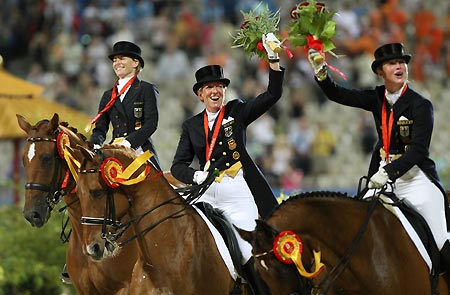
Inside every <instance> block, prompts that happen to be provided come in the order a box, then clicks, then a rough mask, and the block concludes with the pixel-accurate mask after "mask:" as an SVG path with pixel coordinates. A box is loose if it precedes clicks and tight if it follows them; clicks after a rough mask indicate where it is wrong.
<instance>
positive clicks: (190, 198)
mask: <svg viewBox="0 0 450 295" xmlns="http://www.w3.org/2000/svg"><path fill="white" fill-rule="evenodd" d="M96 154H98V155H100V157H101V159H102V162H103V161H104V160H105V158H106V157H105V155H104V154H103V151H102V150H97V151H96ZM146 165H149V166H150V169H155V168H154V167H153V165H151V164H149V163H148V162H147V163H146ZM78 173H79V174H92V173H94V174H98V175H99V177H101V176H100V174H101V169H100V168H92V169H79V170H78ZM161 176H163V172H162V171H157V173H155V174H153V175H150V174H147V177H146V178H145V179H144V180H143V181H150V180H152V179H155V178H158V177H161ZM215 176H217V175H215V174H211V176H210V177H209V178H208V179H207V180H206V181H205V182H204V184H202V185H199V186H192V187H188V188H182V189H178V190H176V191H177V193H178V194H183V196H184V197H183V198H180V196H179V195H177V196H175V197H172V198H168V199H167V200H165V201H163V202H161V203H160V204H157V205H155V206H154V207H152V208H150V209H147V210H145V211H144V212H143V213H141V214H140V215H137V216H134V217H133V218H130V219H129V220H128V221H126V222H124V223H121V222H120V221H119V220H118V219H117V217H116V208H115V202H114V190H115V189H118V188H119V189H121V190H122V191H123V195H124V197H126V198H127V200H128V208H127V210H129V209H130V208H131V206H132V205H133V201H132V199H131V198H130V197H129V196H128V195H127V194H126V193H125V191H124V190H123V189H122V188H121V186H118V187H116V188H111V187H109V186H107V185H106V184H105V182H104V180H101V182H102V185H103V186H105V187H106V188H105V190H106V196H107V200H106V207H105V215H104V217H86V216H83V217H82V218H81V223H82V224H84V225H101V226H102V234H101V235H102V238H103V239H105V240H106V241H107V242H110V243H114V242H116V241H117V240H118V239H119V238H120V237H121V236H122V235H123V234H124V232H125V230H127V229H128V227H130V226H131V224H133V223H134V222H139V221H140V220H141V219H142V218H143V217H145V216H147V215H148V214H150V213H152V212H153V211H155V210H156V209H158V208H161V207H163V206H165V205H169V204H174V201H176V200H180V199H181V200H184V201H183V202H184V204H186V205H187V206H182V208H181V209H179V210H176V211H175V212H173V213H169V214H168V215H167V216H165V217H163V218H161V219H160V220H158V221H156V222H154V223H153V224H151V225H149V226H147V227H146V228H145V229H144V230H142V231H140V232H139V233H136V234H134V235H132V236H131V237H129V238H128V239H127V240H125V241H122V242H121V243H119V246H120V247H122V246H124V245H125V244H127V243H129V242H130V241H132V240H133V239H135V238H138V237H140V236H143V235H145V234H147V233H148V232H149V231H151V230H152V229H154V228H155V227H156V226H158V225H159V224H161V223H163V222H164V221H166V220H168V219H172V218H179V217H182V216H183V215H184V214H183V212H184V211H185V210H186V209H187V208H188V207H189V206H190V205H189V204H192V203H194V202H195V200H196V199H198V198H199V197H200V196H201V195H202V194H203V193H204V191H205V190H206V189H207V188H208V187H209V186H210V185H211V183H212V180H213V179H214V178H215ZM108 226H109V227H112V228H114V229H115V230H116V231H115V233H112V232H109V231H108Z"/></svg>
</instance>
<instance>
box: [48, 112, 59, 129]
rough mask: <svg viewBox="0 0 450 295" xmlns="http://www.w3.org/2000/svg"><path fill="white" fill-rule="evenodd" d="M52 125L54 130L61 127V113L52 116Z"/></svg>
mask: <svg viewBox="0 0 450 295" xmlns="http://www.w3.org/2000/svg"><path fill="white" fill-rule="evenodd" d="M50 123H51V126H52V130H53V131H56V129H58V127H59V115H58V114H57V113H55V114H54V115H53V117H52V119H51V120H50Z"/></svg>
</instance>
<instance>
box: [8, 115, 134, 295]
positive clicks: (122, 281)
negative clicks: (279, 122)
mask: <svg viewBox="0 0 450 295" xmlns="http://www.w3.org/2000/svg"><path fill="white" fill-rule="evenodd" d="M16 116H17V120H18V123H19V126H20V127H21V128H22V129H23V130H24V131H25V132H26V134H27V135H28V138H27V143H26V145H25V147H24V150H23V155H22V161H23V165H24V167H25V174H26V181H27V184H26V186H25V187H26V191H25V204H24V208H23V215H24V217H25V218H26V219H27V220H28V221H29V222H30V224H31V225H32V226H34V227H42V226H44V225H45V223H46V222H47V220H48V218H50V216H51V211H52V209H53V207H54V206H55V205H56V203H58V202H59V200H60V197H61V196H63V198H64V201H65V203H66V206H67V213H68V216H69V221H70V225H71V229H72V230H71V234H70V237H69V241H68V246H67V251H66V263H67V272H68V274H69V276H70V279H71V281H72V283H73V286H74V288H75V290H76V292H77V293H78V294H83V295H84V294H86V295H105V294H117V295H119V294H120V295H125V294H129V290H128V288H129V282H130V280H131V275H132V270H133V267H134V265H135V263H136V259H137V249H138V248H137V245H136V243H135V242H134V241H133V242H132V243H129V244H127V245H126V246H125V247H124V249H122V250H123V251H120V252H118V253H115V255H114V256H113V257H110V258H108V259H104V260H102V261H101V262H100V261H93V260H92V257H90V256H88V255H85V253H84V251H83V247H82V241H83V232H82V224H81V216H82V214H81V206H80V203H79V200H78V196H77V193H76V192H75V191H74V190H73V189H74V188H75V187H76V181H75V179H74V175H73V174H72V173H71V171H70V169H76V170H77V169H78V168H77V167H76V165H74V161H75V162H76V161H77V160H76V159H70V158H67V157H64V156H63V155H62V154H64V151H63V149H64V144H68V143H70V146H72V148H73V149H75V147H76V146H78V145H81V146H84V147H86V148H88V142H87V141H86V140H85V138H84V136H83V135H82V134H79V133H77V132H76V130H75V129H73V128H70V127H69V126H68V124H67V123H63V122H60V121H59V116H58V114H56V113H55V114H54V115H53V117H52V119H51V120H41V121H39V122H38V123H36V124H35V125H33V126H32V125H31V124H30V123H29V122H28V121H27V120H26V119H25V118H24V117H23V116H21V115H16ZM63 125H64V126H63ZM66 155H67V153H66ZM65 159H67V160H69V161H67V160H65ZM74 172H75V175H77V171H74ZM126 235H131V233H127V234H126ZM126 238H127V236H124V239H126Z"/></svg>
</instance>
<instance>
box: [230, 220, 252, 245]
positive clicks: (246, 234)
mask: <svg viewBox="0 0 450 295" xmlns="http://www.w3.org/2000/svg"><path fill="white" fill-rule="evenodd" d="M233 226H234V228H235V229H236V231H237V232H238V233H239V235H240V236H241V238H243V239H244V240H246V241H247V242H249V243H250V244H251V242H252V240H253V231H247V230H245V229H242V228H239V227H237V226H235V225H233Z"/></svg>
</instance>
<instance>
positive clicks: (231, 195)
mask: <svg viewBox="0 0 450 295" xmlns="http://www.w3.org/2000/svg"><path fill="white" fill-rule="evenodd" d="M266 41H272V42H276V43H277V44H278V45H279V44H280V41H278V39H277V38H276V37H275V36H274V34H272V33H269V34H267V35H263V45H264V47H265V49H266V51H267V54H268V58H269V65H270V70H269V84H268V87H267V91H265V92H263V93H261V94H260V95H258V96H257V97H255V98H253V99H249V100H247V101H245V102H244V101H242V100H240V99H236V100H232V101H229V102H227V103H226V104H224V99H225V91H226V89H227V86H228V85H229V84H230V80H229V79H227V78H224V76H223V72H222V67H221V66H219V65H207V66H204V67H202V68H200V69H199V70H197V72H196V73H195V78H196V80H197V82H196V83H195V84H194V87H193V91H194V93H195V95H197V96H198V98H199V99H200V101H201V102H203V103H204V105H205V109H204V110H203V111H202V112H200V113H199V114H197V115H195V116H193V117H191V118H189V119H187V120H186V121H184V123H183V125H182V131H181V136H180V140H179V143H178V147H177V151H176V154H175V157H174V160H173V163H172V167H171V172H172V175H173V176H174V177H175V178H177V179H178V180H180V181H181V182H184V183H187V184H201V183H203V182H204V181H205V179H206V177H207V175H208V171H214V169H216V168H217V169H218V170H219V171H220V174H219V176H218V177H217V178H216V180H215V182H213V184H212V185H211V186H210V187H209V188H208V190H207V191H206V192H205V193H204V194H203V195H202V196H201V197H200V199H199V200H198V201H199V202H206V203H209V204H211V205H212V206H213V207H215V208H218V209H220V210H222V211H223V212H224V215H225V216H226V217H227V219H229V221H230V223H232V224H234V225H236V226H237V227H239V228H242V229H245V230H253V229H254V228H255V226H256V222H255V220H256V219H258V211H259V214H261V215H262V217H266V216H267V215H268V214H269V213H270V212H271V211H272V210H273V208H274V207H275V206H276V205H277V201H276V199H275V196H274V195H273V192H272V190H271V188H270V186H269V185H268V183H267V181H266V180H265V178H264V176H263V175H262V173H261V171H260V170H259V169H258V167H257V166H256V165H255V163H254V162H253V160H252V159H251V157H250V155H249V154H248V151H247V150H246V147H245V139H246V130H247V126H248V125H249V124H250V123H252V122H253V121H255V120H256V119H257V118H258V117H260V116H261V115H262V114H263V113H265V112H266V111H268V110H269V109H270V107H272V106H273V105H274V104H275V103H276V102H277V101H278V100H279V99H280V98H281V93H282V85H283V76H284V69H283V68H281V67H280V64H279V59H278V54H277V53H275V52H273V51H272V49H270V47H269V46H268V45H266ZM195 158H197V159H198V161H199V164H200V170H198V169H196V168H193V167H191V166H190V165H191V164H192V162H193V161H194V159H195ZM236 235H237V239H238V244H239V248H240V249H241V252H242V260H243V261H242V264H243V265H244V267H243V270H244V275H245V279H246V280H247V281H248V282H249V283H250V287H251V289H252V291H253V294H258V295H267V294H270V290H268V287H267V286H266V285H265V283H264V282H263V281H262V279H260V277H259V275H258V274H257V273H256V271H255V270H254V269H253V261H252V260H251V257H252V253H251V249H252V248H251V245H250V244H249V243H247V242H246V241H244V240H243V239H242V238H241V237H240V236H239V235H238V234H237V233H236Z"/></svg>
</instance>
